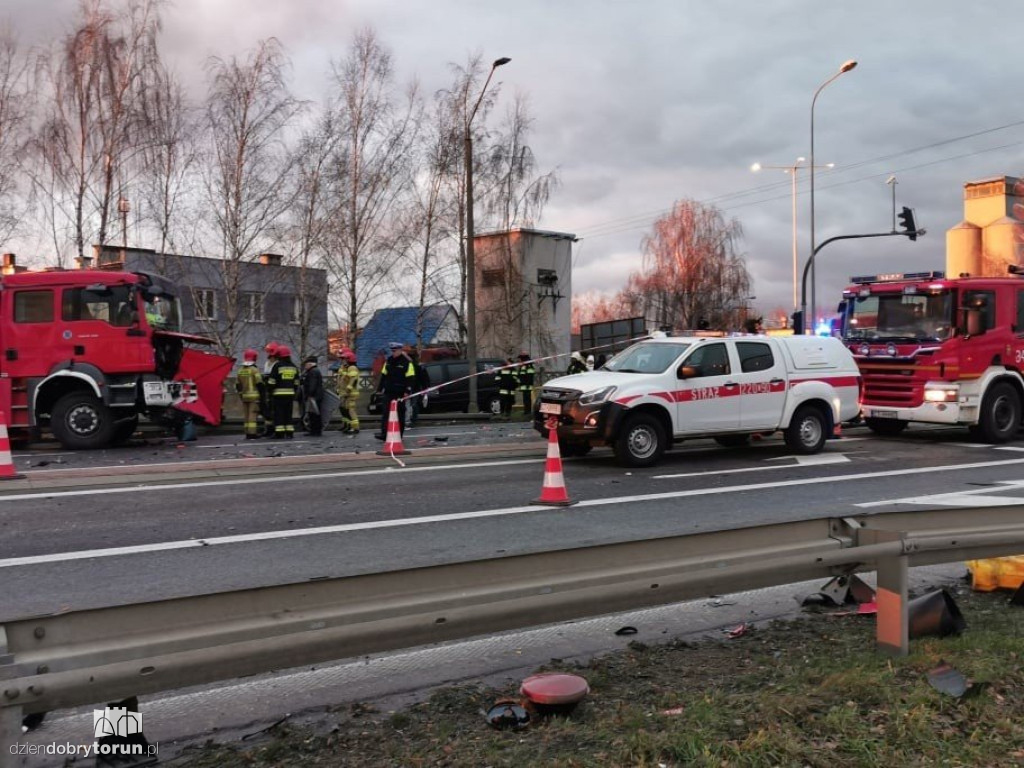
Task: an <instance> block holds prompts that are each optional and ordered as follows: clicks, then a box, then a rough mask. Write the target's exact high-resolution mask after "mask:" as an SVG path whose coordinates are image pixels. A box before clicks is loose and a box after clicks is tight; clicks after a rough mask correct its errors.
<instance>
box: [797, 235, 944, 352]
mask: <svg viewBox="0 0 1024 768" xmlns="http://www.w3.org/2000/svg"><path fill="white" fill-rule="evenodd" d="M911 234H913V236H914V237H913V238H911V239H915V238H916V237H917V236H918V235H923V234H924V230H915V231H914V232H913V233H911V232H877V233H873V234H870V235H836V236H835V237H830V238H829V239H828V240H826V241H824V242H823V243H821V244H820V245H818V246H816V247H815V249H814V253H812V254H811V257H810V258H809V259H807V263H806V264H805V265H804V276H803V282H802V283H801V286H800V319H801V323H802V325H803V331H802V332H803V333H807V328H808V327H809V326H808V322H807V274H808V273H809V272H810V271H811V266H812V265H813V264H814V257H815V256H817V255H818V251H820V250H821V249H822V248H824V247H825V246H826V245H828V244H829V243H834V242H835V241H836V240H860V239H861V238H865V237H894V236H898V237H910V236H911ZM814 323H815V320H814V318H813V317H812V318H811V322H810V327H811V328H812V330H811V335H813V334H814V330H813V326H814Z"/></svg>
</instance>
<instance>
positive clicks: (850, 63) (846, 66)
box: [804, 59, 857, 333]
mask: <svg viewBox="0 0 1024 768" xmlns="http://www.w3.org/2000/svg"><path fill="white" fill-rule="evenodd" d="M856 66H857V62H856V60H855V59H849V60H847V61H844V62H843V63H842V65H841V66H840V67H839V71H838V72H836V73H835V74H834V75H832V77H830V78H829V79H828V80H826V81H825V82H824V83H822V84H821V85H819V86H818V90H816V91H815V92H814V98H813V99H811V167H810V171H811V253H812V254H813V253H814V248H815V245H816V244H817V243H816V242H815V239H814V104H815V103H816V102H817V101H818V94H819V93H821V92H822V91H823V90H825V87H826V86H827V85H829V84H830V83H832V82H834V81H835V80H836V79H837V78H839V77H840V76H842V75H845V74H846V73H847V72H849V71H850V70H851V69H853V68H854V67H856ZM817 311H818V305H817V295H816V292H815V281H814V264H813V263H812V264H811V316H810V318H806V317H805V318H804V328H805V329H808V328H810V329H812V330H811V333H814V331H813V328H814V326H815V325H816V324H817V320H816V315H817Z"/></svg>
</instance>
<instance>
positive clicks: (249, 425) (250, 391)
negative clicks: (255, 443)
mask: <svg viewBox="0 0 1024 768" xmlns="http://www.w3.org/2000/svg"><path fill="white" fill-rule="evenodd" d="M258 358H259V353H258V352H257V351H256V350H255V349H247V350H245V352H244V353H243V354H242V367H241V368H239V369H238V375H237V376H236V377H235V391H236V392H237V393H238V397H239V399H240V400H241V401H242V424H243V427H244V429H245V439H246V440H255V439H256V438H258V437H259V436H260V431H259V422H258V418H259V412H260V403H261V401H262V400H263V377H262V376H261V375H260V371H259V368H257V367H256V360H257V359H258Z"/></svg>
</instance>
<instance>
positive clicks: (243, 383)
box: [235, 363, 263, 403]
mask: <svg viewBox="0 0 1024 768" xmlns="http://www.w3.org/2000/svg"><path fill="white" fill-rule="evenodd" d="M262 386H263V377H262V376H260V372H259V371H258V370H257V369H256V366H255V365H254V364H252V363H248V364H246V365H243V366H242V367H241V368H239V369H238V377H237V378H236V379H235V391H236V392H238V394H239V395H240V396H241V398H242V402H243V403H255V402H256V401H258V400H259V399H260V388H261V387H262Z"/></svg>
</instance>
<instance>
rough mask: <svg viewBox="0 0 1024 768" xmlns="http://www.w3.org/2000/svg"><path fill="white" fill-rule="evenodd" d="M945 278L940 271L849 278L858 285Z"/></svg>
mask: <svg viewBox="0 0 1024 768" xmlns="http://www.w3.org/2000/svg"><path fill="white" fill-rule="evenodd" d="M945 276H946V273H945V272H942V271H941V270H932V271H931V272H902V273H900V272H896V273H891V274H882V275H858V276H857V277H851V278H850V282H851V283H856V284H858V285H861V284H864V283H899V282H902V281H904V280H941V279H942V278H944V277H945Z"/></svg>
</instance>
